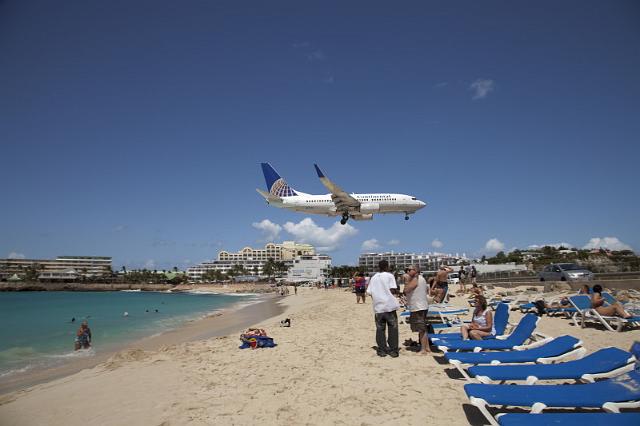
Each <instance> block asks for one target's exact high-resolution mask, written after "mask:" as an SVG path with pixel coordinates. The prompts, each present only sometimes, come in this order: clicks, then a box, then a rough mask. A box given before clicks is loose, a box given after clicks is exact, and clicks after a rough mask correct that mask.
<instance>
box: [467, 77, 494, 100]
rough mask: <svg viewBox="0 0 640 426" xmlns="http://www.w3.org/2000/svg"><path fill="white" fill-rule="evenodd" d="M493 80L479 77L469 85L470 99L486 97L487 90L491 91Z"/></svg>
mask: <svg viewBox="0 0 640 426" xmlns="http://www.w3.org/2000/svg"><path fill="white" fill-rule="evenodd" d="M493 86H494V84H493V80H488V79H482V78H479V79H477V80H476V81H474V82H473V83H471V85H470V86H469V90H472V91H473V98H472V99H474V100H475V99H483V98H485V97H487V95H488V94H489V92H491V91H493Z"/></svg>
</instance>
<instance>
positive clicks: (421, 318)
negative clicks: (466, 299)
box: [404, 265, 431, 355]
mask: <svg viewBox="0 0 640 426" xmlns="http://www.w3.org/2000/svg"><path fill="white" fill-rule="evenodd" d="M406 278H407V279H406V280H405V283H404V294H405V296H406V297H407V309H409V311H410V312H411V315H410V316H409V324H411V331H413V332H414V333H415V332H417V333H418V341H419V342H420V347H421V349H420V354H422V355H425V354H428V353H430V352H431V349H430V348H429V339H428V338H427V311H428V310H429V300H428V299H427V292H428V289H429V285H428V284H427V281H426V280H425V279H424V277H423V276H422V275H420V269H419V268H418V266H416V265H412V266H410V267H409V270H408V271H407V274H406Z"/></svg>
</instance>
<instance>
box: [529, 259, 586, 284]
mask: <svg viewBox="0 0 640 426" xmlns="http://www.w3.org/2000/svg"><path fill="white" fill-rule="evenodd" d="M539 277H540V281H592V280H593V272H591V271H589V270H588V269H585V268H583V267H582V266H580V265H576V264H575V263H552V264H551V265H547V266H545V267H544V269H543V270H542V272H540V274H539Z"/></svg>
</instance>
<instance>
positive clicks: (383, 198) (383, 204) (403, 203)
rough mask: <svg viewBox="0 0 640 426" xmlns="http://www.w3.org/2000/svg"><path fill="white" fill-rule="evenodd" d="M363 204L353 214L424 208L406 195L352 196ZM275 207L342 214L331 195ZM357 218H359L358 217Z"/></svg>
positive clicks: (293, 199)
mask: <svg viewBox="0 0 640 426" xmlns="http://www.w3.org/2000/svg"><path fill="white" fill-rule="evenodd" d="M350 195H351V196H352V197H353V198H355V199H356V200H358V201H359V202H360V203H361V204H360V207H359V209H358V210H357V211H351V212H350V213H351V214H356V215H357V214H361V215H365V214H374V213H375V214H385V213H415V212H416V211H417V210H418V209H420V208H422V207H424V203H423V202H422V201H419V200H417V199H416V197H412V196H410V195H405V194H350ZM269 204H271V205H273V206H274V207H280V208H286V209H289V210H293V211H297V212H304V213H310V214H321V215H328V216H339V215H342V212H341V211H339V210H338V208H337V207H336V205H335V204H334V202H333V200H332V198H331V194H324V195H306V194H305V195H297V196H293V197H286V198H283V199H282V201H276V202H270V203H269ZM356 218H357V216H356Z"/></svg>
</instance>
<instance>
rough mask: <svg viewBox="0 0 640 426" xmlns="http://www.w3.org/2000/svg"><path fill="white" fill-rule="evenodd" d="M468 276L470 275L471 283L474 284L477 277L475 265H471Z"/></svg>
mask: <svg viewBox="0 0 640 426" xmlns="http://www.w3.org/2000/svg"><path fill="white" fill-rule="evenodd" d="M469 276H470V277H471V284H475V283H476V278H477V277H478V271H476V267H475V265H472V266H471V272H470V273H469Z"/></svg>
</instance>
